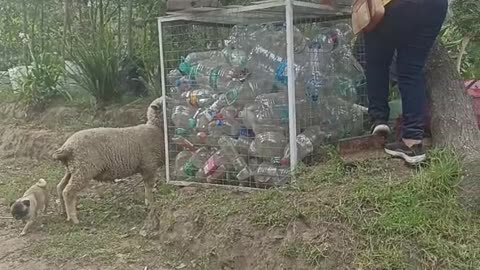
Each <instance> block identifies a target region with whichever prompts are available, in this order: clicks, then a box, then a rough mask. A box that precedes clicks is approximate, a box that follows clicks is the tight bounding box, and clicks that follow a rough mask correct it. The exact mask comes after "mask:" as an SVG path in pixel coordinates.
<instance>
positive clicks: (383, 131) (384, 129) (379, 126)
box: [372, 122, 391, 137]
mask: <svg viewBox="0 0 480 270" xmlns="http://www.w3.org/2000/svg"><path fill="white" fill-rule="evenodd" d="M390 132H391V130H390V127H389V126H388V125H387V123H386V122H375V123H374V124H373V126H372V134H373V135H378V136H383V137H388V135H389V134H390Z"/></svg>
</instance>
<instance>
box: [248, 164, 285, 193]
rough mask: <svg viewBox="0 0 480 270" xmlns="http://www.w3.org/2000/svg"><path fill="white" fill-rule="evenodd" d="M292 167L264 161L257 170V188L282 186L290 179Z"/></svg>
mask: <svg viewBox="0 0 480 270" xmlns="http://www.w3.org/2000/svg"><path fill="white" fill-rule="evenodd" d="M289 176H290V169H289V168H288V167H286V166H279V165H275V164H272V163H268V162H264V163H262V164H260V166H258V168H257V170H256V172H255V186H256V187H257V188H270V187H280V186H283V185H285V184H286V183H287V182H288V181H289V180H290V177H289Z"/></svg>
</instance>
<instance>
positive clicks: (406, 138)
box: [385, 0, 447, 163]
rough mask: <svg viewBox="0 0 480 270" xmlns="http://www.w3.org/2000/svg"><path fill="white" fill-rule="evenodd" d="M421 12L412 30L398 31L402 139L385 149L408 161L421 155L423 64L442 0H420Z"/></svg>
mask: <svg viewBox="0 0 480 270" xmlns="http://www.w3.org/2000/svg"><path fill="white" fill-rule="evenodd" d="M418 8H419V11H420V12H421V13H423V14H421V15H423V16H421V17H420V18H422V19H421V20H420V21H419V24H418V25H417V26H416V28H415V31H407V32H401V33H400V34H401V35H400V38H401V42H400V43H399V46H398V47H397V52H398V58H397V70H398V84H399V89H400V93H401V97H402V112H403V129H402V138H403V140H402V142H398V143H393V144H388V145H387V146H386V147H385V151H386V152H387V153H388V154H390V155H394V156H398V157H402V158H403V159H405V160H406V161H407V162H408V163H418V162H421V161H423V160H424V159H425V151H424V150H423V146H422V140H423V135H424V120H425V110H426V89H425V81H424V77H423V68H424V66H425V63H426V61H427V58H428V55H429V52H430V49H431V47H432V45H433V43H434V42H435V39H436V38H437V35H438V33H439V32H440V28H441V26H442V24H443V21H444V19H445V15H446V10H447V3H446V0H424V1H423V2H422V3H421V4H419V5H418Z"/></svg>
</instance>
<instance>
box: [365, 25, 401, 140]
mask: <svg viewBox="0 0 480 270" xmlns="http://www.w3.org/2000/svg"><path fill="white" fill-rule="evenodd" d="M394 51H395V48H394V47H393V45H392V44H391V43H390V42H389V40H388V38H386V37H385V36H384V35H383V34H382V32H381V31H379V30H374V31H372V32H369V33H366V34H365V53H366V60H367V61H366V62H367V63H366V72H365V75H366V77H367V95H368V114H369V116H370V120H371V121H372V122H373V125H374V127H373V130H372V132H373V133H374V134H379V133H389V132H390V129H389V128H388V125H387V123H388V117H389V114H390V108H389V107H388V94H389V86H390V77H389V72H390V64H391V62H392V56H393V52H394Z"/></svg>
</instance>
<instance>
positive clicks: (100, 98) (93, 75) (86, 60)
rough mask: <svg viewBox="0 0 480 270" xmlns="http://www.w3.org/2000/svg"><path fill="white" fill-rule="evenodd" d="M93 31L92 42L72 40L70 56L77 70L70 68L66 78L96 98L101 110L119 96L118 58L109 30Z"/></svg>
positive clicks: (79, 39) (117, 51)
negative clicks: (73, 43) (73, 44)
mask: <svg viewBox="0 0 480 270" xmlns="http://www.w3.org/2000/svg"><path fill="white" fill-rule="evenodd" d="M96 32H97V33H95V35H94V36H95V38H94V39H93V40H88V39H84V38H80V37H75V38H74V42H75V43H76V44H75V46H71V48H72V51H71V54H70V57H71V60H72V62H73V63H74V64H75V65H76V66H77V67H78V71H76V70H72V69H70V70H66V72H67V76H68V77H70V78H71V79H72V80H73V81H74V82H75V83H76V84H77V85H78V86H80V87H81V88H83V89H84V90H86V91H87V92H89V93H90V94H91V95H92V96H93V97H94V98H95V99H96V102H97V106H100V107H102V106H104V105H105V104H107V103H110V102H112V101H116V100H118V99H119V98H120V97H121V94H122V93H121V91H120V88H119V84H120V68H119V66H120V60H121V55H120V52H119V49H118V48H117V46H116V45H115V42H114V36H113V34H112V33H111V32H110V31H108V29H100V30H97V31H96Z"/></svg>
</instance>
